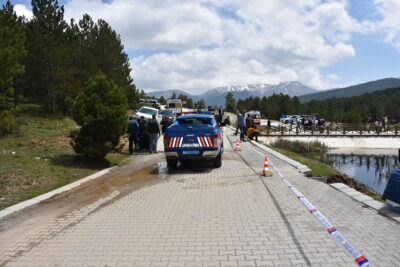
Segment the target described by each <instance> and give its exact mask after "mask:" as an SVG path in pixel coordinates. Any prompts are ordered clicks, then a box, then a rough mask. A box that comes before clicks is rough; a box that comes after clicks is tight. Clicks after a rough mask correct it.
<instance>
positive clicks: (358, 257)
mask: <svg viewBox="0 0 400 267" xmlns="http://www.w3.org/2000/svg"><path fill="white" fill-rule="evenodd" d="M254 151H255V152H257V153H258V154H260V155H262V156H263V157H265V155H264V154H262V153H260V152H258V151H257V150H254ZM269 163H270V165H271V166H272V168H273V169H274V171H275V172H276V174H277V175H278V176H279V178H281V179H282V181H283V182H284V183H285V184H286V185H287V186H288V187H289V189H290V190H291V191H292V192H293V193H294V194H295V196H296V197H297V199H299V200H300V201H301V203H303V205H304V206H306V207H307V209H308V211H309V212H310V213H311V214H313V215H314V216H315V217H316V218H317V219H318V221H319V222H320V223H321V224H322V225H323V226H324V227H325V230H326V231H328V233H330V234H331V235H332V236H333V237H334V238H335V240H336V241H337V242H339V243H340V244H341V245H342V246H343V247H344V248H345V249H346V251H347V252H348V253H349V254H350V255H351V256H352V257H353V258H354V261H355V262H356V263H357V264H358V265H359V266H361V267H372V265H371V263H369V261H368V260H367V258H365V257H364V256H363V255H362V254H361V253H360V252H358V251H357V250H356V249H355V248H354V247H353V245H351V244H350V242H348V241H347V240H346V239H345V238H344V236H343V235H342V234H341V233H340V232H339V231H338V230H337V229H336V227H334V226H333V225H332V224H331V223H330V222H329V221H328V219H327V218H326V217H325V216H324V215H323V214H322V213H321V212H320V211H319V210H318V209H317V208H315V207H314V205H313V204H311V202H310V201H308V199H307V198H305V197H304V196H303V194H302V193H301V192H300V191H299V190H297V189H296V188H295V187H294V186H293V185H292V184H291V183H290V182H289V181H288V180H287V179H286V178H285V177H284V176H283V175H282V173H281V172H280V171H279V170H278V169H277V168H276V167H275V165H274V164H273V163H272V162H271V160H270V161H269Z"/></svg>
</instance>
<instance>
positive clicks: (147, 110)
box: [139, 107, 157, 115]
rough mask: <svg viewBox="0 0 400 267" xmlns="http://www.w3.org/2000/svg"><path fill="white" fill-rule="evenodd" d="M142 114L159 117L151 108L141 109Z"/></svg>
mask: <svg viewBox="0 0 400 267" xmlns="http://www.w3.org/2000/svg"><path fill="white" fill-rule="evenodd" d="M139 112H140V113H145V114H149V115H157V110H154V109H151V108H145V107H142V108H140V109H139Z"/></svg>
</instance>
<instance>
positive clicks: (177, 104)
mask: <svg viewBox="0 0 400 267" xmlns="http://www.w3.org/2000/svg"><path fill="white" fill-rule="evenodd" d="M182 107H183V104H182V100H180V99H169V100H167V104H166V105H165V108H166V109H171V110H173V111H174V112H175V114H176V116H177V117H178V116H181V115H182Z"/></svg>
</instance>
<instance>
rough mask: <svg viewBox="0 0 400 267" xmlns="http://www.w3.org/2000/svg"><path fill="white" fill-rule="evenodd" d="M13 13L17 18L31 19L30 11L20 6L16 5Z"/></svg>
mask: <svg viewBox="0 0 400 267" xmlns="http://www.w3.org/2000/svg"><path fill="white" fill-rule="evenodd" d="M14 11H15V13H17V15H18V16H21V17H22V16H25V18H27V19H31V18H32V17H33V14H32V10H29V9H28V8H27V7H26V6H24V5H21V4H16V5H15V6H14Z"/></svg>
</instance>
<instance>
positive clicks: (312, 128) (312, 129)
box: [311, 126, 314, 135]
mask: <svg viewBox="0 0 400 267" xmlns="http://www.w3.org/2000/svg"><path fill="white" fill-rule="evenodd" d="M311 135H314V126H311Z"/></svg>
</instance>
